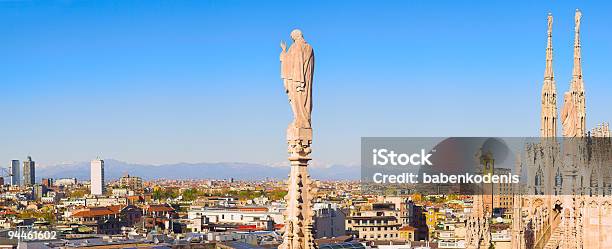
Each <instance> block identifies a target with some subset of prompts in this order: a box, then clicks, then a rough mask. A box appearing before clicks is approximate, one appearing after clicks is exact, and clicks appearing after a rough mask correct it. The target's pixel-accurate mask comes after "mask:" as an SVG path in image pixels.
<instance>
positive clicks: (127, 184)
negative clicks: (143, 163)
mask: <svg viewBox="0 0 612 249" xmlns="http://www.w3.org/2000/svg"><path fill="white" fill-rule="evenodd" d="M119 185H120V186H121V187H124V188H128V189H129V190H134V191H137V190H142V188H143V185H142V178H140V177H138V176H130V175H125V176H122V177H121V178H119Z"/></svg>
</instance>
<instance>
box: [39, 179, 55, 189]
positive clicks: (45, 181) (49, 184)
mask: <svg viewBox="0 0 612 249" xmlns="http://www.w3.org/2000/svg"><path fill="white" fill-rule="evenodd" d="M41 184H42V185H43V186H45V187H47V188H50V187H53V178H43V179H42V183H41Z"/></svg>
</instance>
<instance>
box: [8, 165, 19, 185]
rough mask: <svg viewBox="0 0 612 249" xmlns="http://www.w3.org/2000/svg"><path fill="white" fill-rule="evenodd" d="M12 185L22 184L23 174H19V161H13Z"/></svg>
mask: <svg viewBox="0 0 612 249" xmlns="http://www.w3.org/2000/svg"><path fill="white" fill-rule="evenodd" d="M10 170H11V185H13V186H19V185H20V184H21V174H19V160H11V168H10Z"/></svg>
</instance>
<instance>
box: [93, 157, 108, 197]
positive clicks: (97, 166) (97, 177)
mask: <svg viewBox="0 0 612 249" xmlns="http://www.w3.org/2000/svg"><path fill="white" fill-rule="evenodd" d="M104 192H105V187H104V160H101V159H96V160H93V161H91V194H92V195H103V194H104Z"/></svg>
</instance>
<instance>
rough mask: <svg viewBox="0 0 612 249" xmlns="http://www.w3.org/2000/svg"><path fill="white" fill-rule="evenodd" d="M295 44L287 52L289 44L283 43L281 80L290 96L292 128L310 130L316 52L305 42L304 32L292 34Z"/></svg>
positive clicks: (295, 31)
mask: <svg viewBox="0 0 612 249" xmlns="http://www.w3.org/2000/svg"><path fill="white" fill-rule="evenodd" d="M291 39H292V40H293V44H291V47H289V50H287V44H286V43H285V42H284V41H281V49H282V51H281V54H280V61H281V78H282V79H283V80H284V84H285V91H286V93H287V95H288V96H289V102H290V103H291V110H292V111H293V116H294V118H293V122H292V123H291V124H290V125H289V127H290V128H302V129H310V128H311V124H310V117H311V115H310V114H311V112H312V76H313V73H314V51H313V49H312V47H311V46H310V45H309V44H308V43H307V42H306V41H305V40H304V37H303V35H302V31H300V30H299V29H295V30H293V31H292V32H291Z"/></svg>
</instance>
